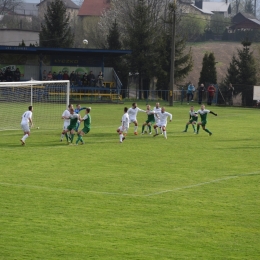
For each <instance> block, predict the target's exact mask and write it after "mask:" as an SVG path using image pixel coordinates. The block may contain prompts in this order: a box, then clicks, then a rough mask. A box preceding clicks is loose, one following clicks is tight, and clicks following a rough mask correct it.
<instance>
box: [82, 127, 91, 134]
mask: <svg viewBox="0 0 260 260" xmlns="http://www.w3.org/2000/svg"><path fill="white" fill-rule="evenodd" d="M81 131H82V132H83V133H84V134H87V133H88V132H89V131H90V128H88V127H84V128H83V129H82V130H81Z"/></svg>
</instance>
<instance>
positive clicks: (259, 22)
mask: <svg viewBox="0 0 260 260" xmlns="http://www.w3.org/2000/svg"><path fill="white" fill-rule="evenodd" d="M249 20H250V21H252V22H254V23H256V24H258V25H260V21H259V20H257V19H249Z"/></svg>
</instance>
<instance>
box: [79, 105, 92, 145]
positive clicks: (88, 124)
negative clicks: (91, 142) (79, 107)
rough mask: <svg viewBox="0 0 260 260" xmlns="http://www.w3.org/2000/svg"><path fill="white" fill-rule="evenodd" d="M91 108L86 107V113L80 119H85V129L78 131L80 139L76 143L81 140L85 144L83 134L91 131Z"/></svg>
mask: <svg viewBox="0 0 260 260" xmlns="http://www.w3.org/2000/svg"><path fill="white" fill-rule="evenodd" d="M90 110H91V107H87V108H86V114H85V116H84V117H83V118H81V119H80V122H82V121H84V127H83V129H82V130H81V131H80V132H79V133H78V139H77V141H76V145H77V144H78V143H79V141H80V142H81V144H84V141H83V139H82V136H83V135H84V134H87V133H88V132H89V131H90V128H91V116H90Z"/></svg>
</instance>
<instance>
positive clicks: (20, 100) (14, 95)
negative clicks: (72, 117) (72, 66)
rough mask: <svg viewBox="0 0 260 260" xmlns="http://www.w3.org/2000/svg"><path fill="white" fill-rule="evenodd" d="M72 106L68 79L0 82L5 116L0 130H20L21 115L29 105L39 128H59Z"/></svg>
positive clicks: (2, 108)
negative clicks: (62, 116) (65, 113)
mask: <svg viewBox="0 0 260 260" xmlns="http://www.w3.org/2000/svg"><path fill="white" fill-rule="evenodd" d="M69 103H70V81H69V80H51V81H38V80H30V81H18V82H0V108H1V112H2V113H1V114H3V116H4V117H3V120H2V125H0V131H5V130H18V129H20V122H21V115H22V114H23V113H24V112H25V111H26V110H27V109H28V106H30V105H31V106H33V107H34V112H33V121H34V125H35V126H36V127H39V128H41V129H43V130H44V129H46V130H47V129H58V128H60V127H61V125H62V124H63V122H62V121H61V114H62V112H63V111H64V110H65V109H67V107H68V105H69ZM34 119H35V120H34ZM36 124H37V125H36Z"/></svg>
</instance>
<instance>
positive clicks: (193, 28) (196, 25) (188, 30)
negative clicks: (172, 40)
mask: <svg viewBox="0 0 260 260" xmlns="http://www.w3.org/2000/svg"><path fill="white" fill-rule="evenodd" d="M206 24H207V21H206V20H205V19H198V17H197V15H194V14H187V15H185V16H184V18H183V19H182V20H181V21H180V23H179V27H180V30H179V31H180V33H181V35H182V36H183V38H185V39H186V40H187V41H196V40H198V39H199V38H200V36H201V35H203V33H204V30H205V28H206Z"/></svg>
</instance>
